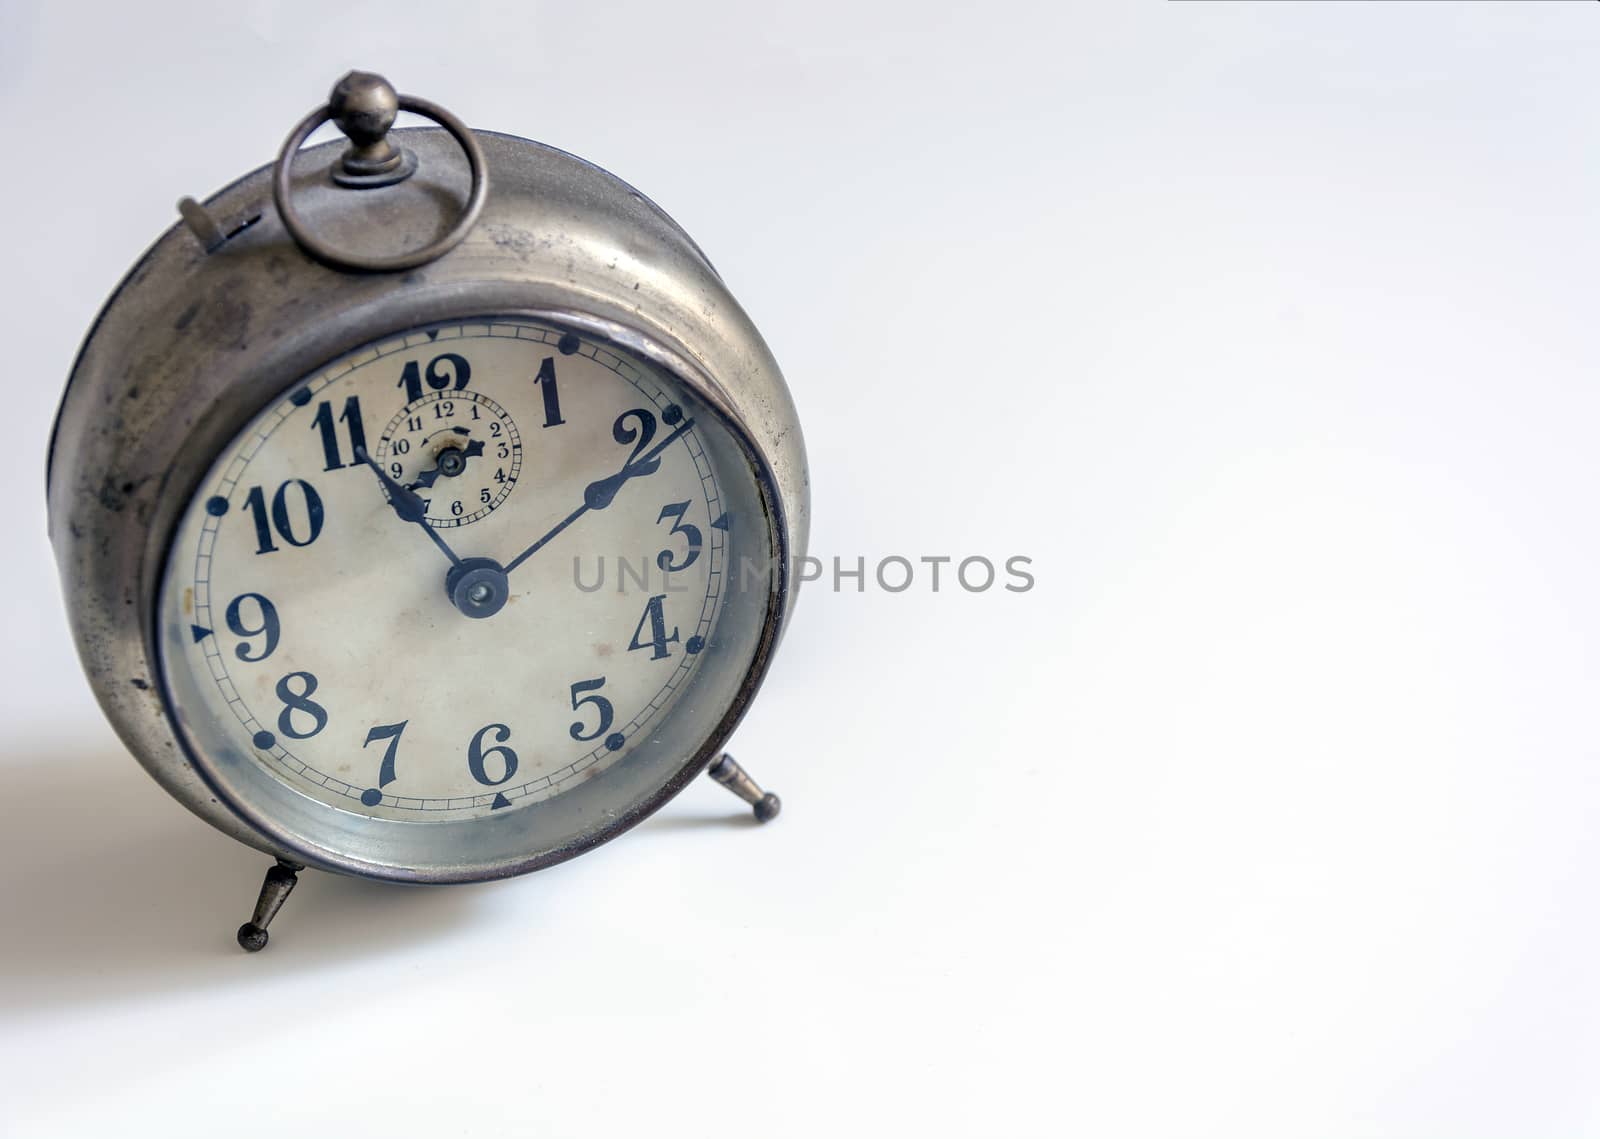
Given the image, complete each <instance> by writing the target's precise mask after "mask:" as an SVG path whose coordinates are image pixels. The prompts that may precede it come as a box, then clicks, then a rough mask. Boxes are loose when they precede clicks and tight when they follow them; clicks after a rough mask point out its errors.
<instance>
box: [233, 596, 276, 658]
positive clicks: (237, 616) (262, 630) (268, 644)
mask: <svg viewBox="0 0 1600 1139" xmlns="http://www.w3.org/2000/svg"><path fill="white" fill-rule="evenodd" d="M246 601H254V602H255V603H256V608H257V609H258V610H259V611H260V614H261V623H260V624H259V625H256V626H253V627H252V626H247V625H246V624H245V623H244V612H243V606H244V603H245V602H246ZM224 616H225V618H226V620H227V622H228V628H230V629H232V630H233V632H234V635H235V636H239V637H243V638H245V639H246V640H247V641H248V640H249V639H250V638H251V637H259V636H263V635H265V641H264V642H263V644H262V646H261V652H260V653H258V654H257V655H255V656H251V655H250V650H251V648H252V647H254V646H252V645H249V644H243V645H240V646H239V647H238V648H236V649H234V650H233V651H234V653H235V655H237V656H238V658H239V659H240V660H248V661H257V660H266V659H267V658H268V657H269V656H271V655H272V650H273V649H275V648H277V647H278V633H279V631H280V626H279V624H278V610H277V608H276V607H275V606H274V605H273V604H272V602H270V601H268V600H267V599H266V598H265V597H262V596H261V594H259V593H241V594H240V595H239V596H238V597H235V598H234V599H233V600H232V601H230V602H228V609H227V612H226V613H225V614H224Z"/></svg>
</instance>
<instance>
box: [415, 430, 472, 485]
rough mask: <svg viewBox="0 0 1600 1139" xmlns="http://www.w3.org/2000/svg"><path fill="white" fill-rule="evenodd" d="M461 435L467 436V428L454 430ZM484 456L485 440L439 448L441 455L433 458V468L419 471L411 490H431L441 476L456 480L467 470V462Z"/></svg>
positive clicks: (449, 444)
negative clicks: (475, 457) (478, 456)
mask: <svg viewBox="0 0 1600 1139" xmlns="http://www.w3.org/2000/svg"><path fill="white" fill-rule="evenodd" d="M454 430H455V432H456V433H457V434H460V435H466V434H467V433H468V432H467V429H466V428H465V427H457V428H454ZM481 454H483V440H482V439H472V440H470V441H469V442H467V443H466V444H464V445H463V444H458V443H455V442H451V443H448V444H446V445H445V446H443V447H440V448H439V453H438V454H437V455H435V456H434V458H433V466H431V467H429V468H428V469H427V470H425V471H418V472H417V478H416V481H415V482H413V483H412V484H411V486H410V489H411V490H416V489H417V488H419V487H420V488H422V489H424V490H427V489H429V488H430V487H432V486H433V484H434V483H436V482H438V481H439V476H440V475H443V476H445V477H446V478H452V479H453V478H455V477H456V476H457V475H459V474H462V473H463V472H464V471H466V469H467V460H468V459H471V458H473V457H474V456H477V455H481Z"/></svg>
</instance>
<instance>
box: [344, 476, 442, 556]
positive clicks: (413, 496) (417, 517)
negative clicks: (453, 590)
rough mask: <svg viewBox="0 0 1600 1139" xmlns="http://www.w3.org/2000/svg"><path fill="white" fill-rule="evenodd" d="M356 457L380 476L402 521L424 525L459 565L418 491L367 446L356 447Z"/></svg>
mask: <svg viewBox="0 0 1600 1139" xmlns="http://www.w3.org/2000/svg"><path fill="white" fill-rule="evenodd" d="M355 452H356V458H357V459H360V460H361V461H362V462H363V463H365V464H367V466H369V467H371V468H372V473H373V474H375V475H377V476H378V481H379V482H380V483H382V484H383V489H384V490H386V491H388V492H389V505H390V506H392V507H394V512H395V514H396V515H397V516H398V517H399V519H400V521H402V522H415V523H416V524H417V525H419V526H421V527H422V530H423V533H425V534H427V535H428V537H429V538H432V539H433V544H434V545H435V546H438V547H439V549H440V550H442V551H444V556H445V557H447V558H449V559H450V564H451V565H452V566H459V565H460V564H461V559H460V558H458V557H456V553H455V551H454V550H452V549H451V548H450V547H449V545H448V544H447V543H446V542H445V540H444V539H443V538H441V537H439V532H438V531H437V530H435V529H434V528H433V527H432V526H429V525H428V507H427V504H426V503H424V502H423V501H422V498H421V496H419V495H418V494H417V493H416V491H414V490H411V489H410V488H409V487H404V486H401V485H400V484H399V483H397V482H395V481H394V479H392V478H390V477H389V475H388V473H387V472H386V471H384V469H383V468H382V467H381V466H379V465H378V464H377V462H375V461H374V460H373V458H372V456H371V455H369V454H367V449H366V448H365V447H357V448H356V449H355Z"/></svg>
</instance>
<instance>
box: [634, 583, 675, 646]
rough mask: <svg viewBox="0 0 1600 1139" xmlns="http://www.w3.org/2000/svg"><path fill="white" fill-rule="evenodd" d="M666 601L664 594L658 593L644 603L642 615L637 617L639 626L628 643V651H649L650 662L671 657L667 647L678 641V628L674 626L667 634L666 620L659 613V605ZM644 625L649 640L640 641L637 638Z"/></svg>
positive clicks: (660, 612)
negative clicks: (648, 634)
mask: <svg viewBox="0 0 1600 1139" xmlns="http://www.w3.org/2000/svg"><path fill="white" fill-rule="evenodd" d="M666 599H667V595H666V594H665V593H658V594H656V595H655V596H654V597H652V598H651V599H650V600H649V601H648V602H646V603H645V607H644V613H643V614H642V615H641V616H640V617H639V624H638V627H636V628H635V629H634V630H633V640H631V641H629V642H628V651H629V652H633V651H635V650H636V649H649V650H650V659H651V660H661V659H662V658H664V657H669V656H671V655H672V651H671V650H670V649H668V648H667V646H668V645H671V644H676V643H677V640H678V627H677V626H676V625H674V626H673V627H672V632H671V633H670V634H669V633H668V632H667V619H666V616H665V615H664V614H663V613H662V611H661V603H662V602H664V601H665V600H666ZM646 623H648V624H649V626H650V639H649V640H647V641H642V642H641V641H640V640H639V636H640V634H641V633H643V632H644V627H645V625H646Z"/></svg>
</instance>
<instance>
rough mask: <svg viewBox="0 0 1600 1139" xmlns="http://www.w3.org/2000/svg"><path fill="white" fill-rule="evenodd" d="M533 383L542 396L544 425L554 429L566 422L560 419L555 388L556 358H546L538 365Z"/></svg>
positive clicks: (558, 399)
mask: <svg viewBox="0 0 1600 1139" xmlns="http://www.w3.org/2000/svg"><path fill="white" fill-rule="evenodd" d="M533 382H534V383H536V384H538V385H539V393H540V394H541V395H543V396H544V425H545V426H546V427H556V426H559V425H560V424H563V423H565V422H566V420H565V419H562V418H561V392H560V390H559V389H557V387H556V358H555V357H554V356H546V357H545V358H544V363H542V364H540V365H539V374H538V375H537V376H535V377H533Z"/></svg>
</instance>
